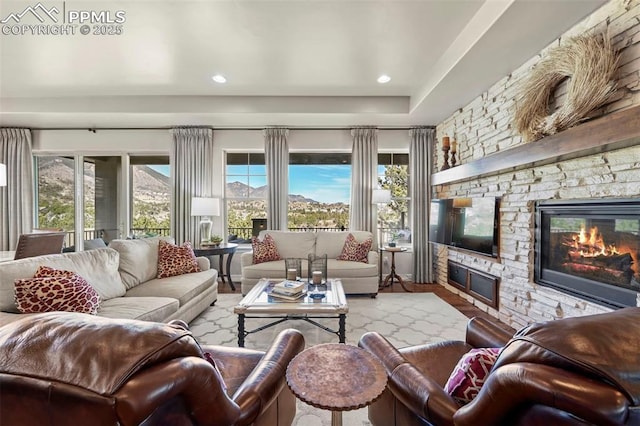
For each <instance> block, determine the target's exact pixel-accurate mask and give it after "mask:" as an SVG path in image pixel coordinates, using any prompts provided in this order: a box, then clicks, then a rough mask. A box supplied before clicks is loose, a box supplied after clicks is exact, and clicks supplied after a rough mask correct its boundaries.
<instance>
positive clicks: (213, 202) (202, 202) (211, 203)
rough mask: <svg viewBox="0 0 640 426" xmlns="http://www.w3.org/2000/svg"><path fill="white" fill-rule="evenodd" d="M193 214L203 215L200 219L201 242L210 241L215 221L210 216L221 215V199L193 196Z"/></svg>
mask: <svg viewBox="0 0 640 426" xmlns="http://www.w3.org/2000/svg"><path fill="white" fill-rule="evenodd" d="M191 216H201V217H202V219H201V220H200V242H201V243H208V242H210V241H211V227H212V226H213V222H211V219H210V218H209V216H220V199H219V198H207V197H193V198H192V199H191Z"/></svg>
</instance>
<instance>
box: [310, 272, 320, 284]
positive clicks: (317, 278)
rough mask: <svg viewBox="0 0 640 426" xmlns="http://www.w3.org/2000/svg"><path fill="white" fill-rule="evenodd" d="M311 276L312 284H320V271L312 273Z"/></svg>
mask: <svg viewBox="0 0 640 426" xmlns="http://www.w3.org/2000/svg"><path fill="white" fill-rule="evenodd" d="M312 276H313V283H314V284H322V271H313V272H312Z"/></svg>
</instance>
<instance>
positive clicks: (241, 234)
mask: <svg viewBox="0 0 640 426" xmlns="http://www.w3.org/2000/svg"><path fill="white" fill-rule="evenodd" d="M346 230H347V229H346V228H345V227H343V226H341V227H312V226H305V227H296V228H289V231H294V232H316V231H329V232H331V231H333V232H340V231H346ZM251 231H252V228H229V233H228V234H227V235H236V236H237V238H236V239H234V240H231V241H249V240H251V236H252V235H251ZM378 231H379V232H380V234H379V235H380V242H382V243H386V242H388V241H391V239H392V236H394V235H396V236H397V235H398V233H401V234H405V232H406V231H403V229H401V228H379V229H378ZM409 235H410V234H408V233H407V234H406V235H405V236H401V237H400V239H399V241H400V242H405V243H406V242H410V241H411V238H410V236H409Z"/></svg>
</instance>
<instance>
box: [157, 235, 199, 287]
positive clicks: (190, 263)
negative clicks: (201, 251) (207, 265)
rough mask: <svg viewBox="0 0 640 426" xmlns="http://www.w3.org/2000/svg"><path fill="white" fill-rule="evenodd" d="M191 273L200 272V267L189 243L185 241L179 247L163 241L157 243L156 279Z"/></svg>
mask: <svg viewBox="0 0 640 426" xmlns="http://www.w3.org/2000/svg"><path fill="white" fill-rule="evenodd" d="M192 272H200V267H199V266H198V261H197V260H196V255H195V253H194V252H193V248H192V247H191V243H190V242H189V241H185V242H184V243H182V245H181V246H177V245H175V244H171V243H169V242H167V241H165V240H160V241H159V242H158V275H157V277H158V278H167V277H173V276H176V275H182V274H190V273H192Z"/></svg>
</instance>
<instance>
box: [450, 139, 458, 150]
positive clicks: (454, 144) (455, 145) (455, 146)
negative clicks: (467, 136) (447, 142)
mask: <svg viewBox="0 0 640 426" xmlns="http://www.w3.org/2000/svg"><path fill="white" fill-rule="evenodd" d="M456 148H458V142H457V141H456V140H455V139H454V140H453V141H451V151H452V152H456Z"/></svg>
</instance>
